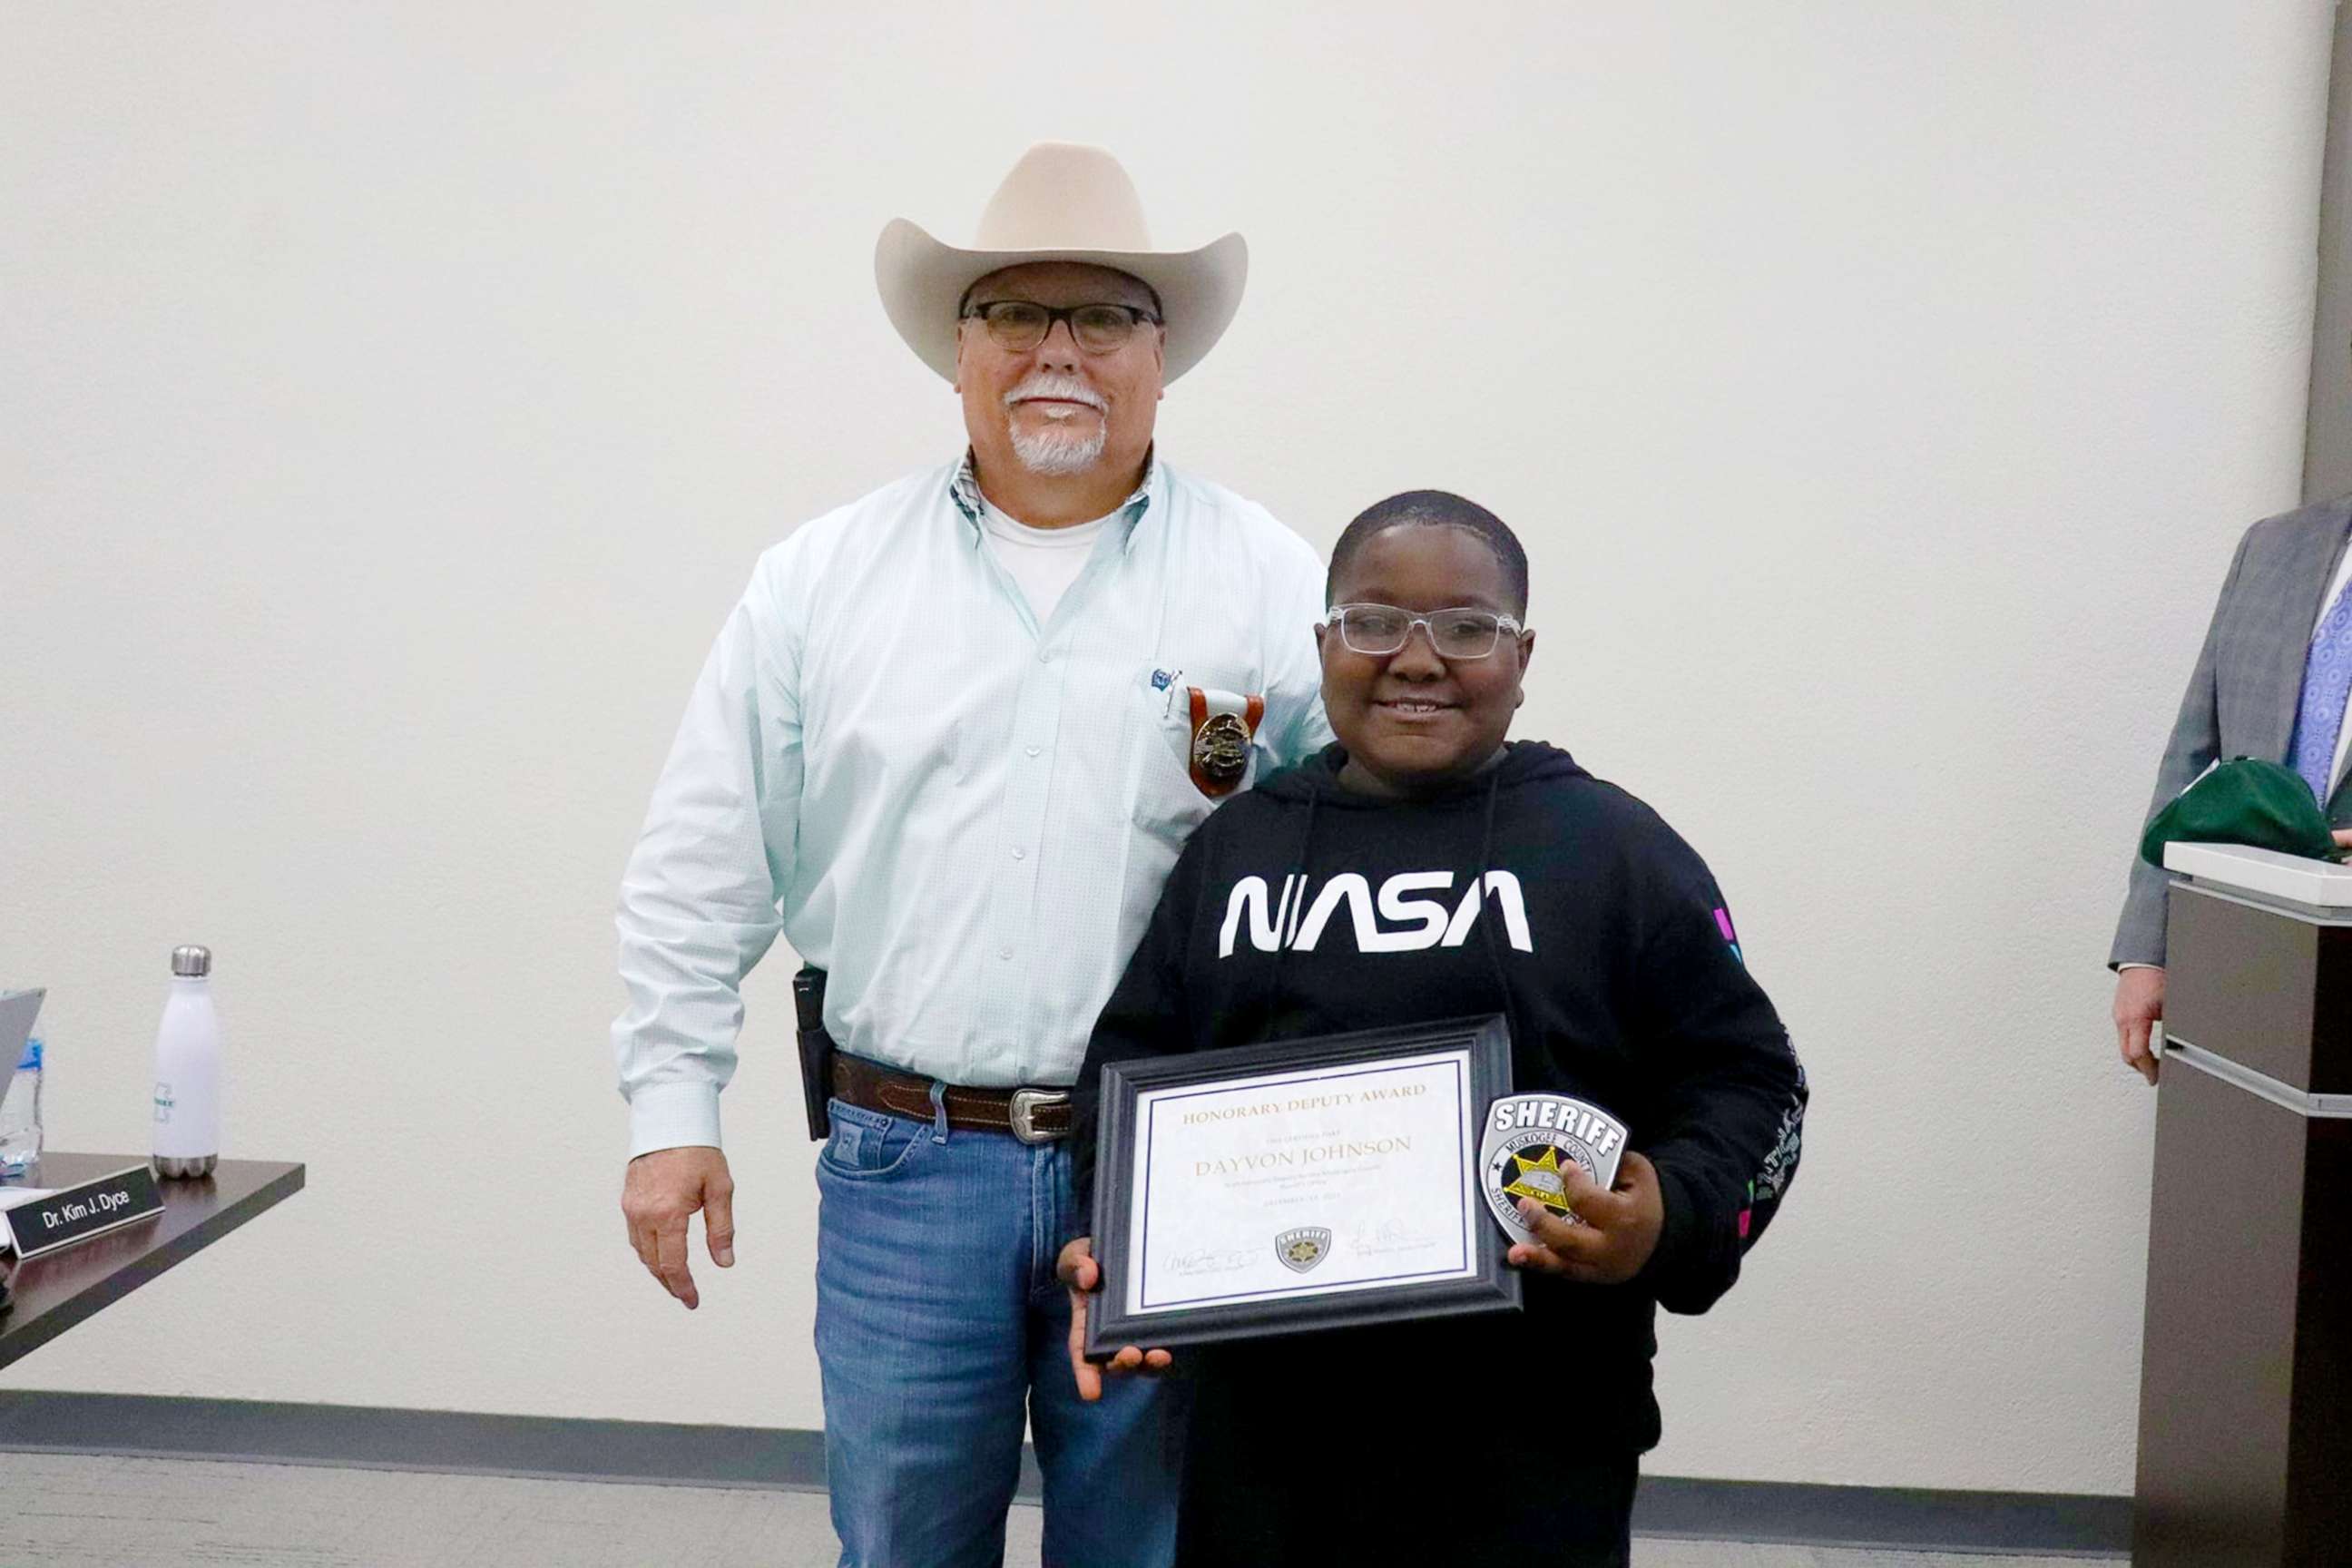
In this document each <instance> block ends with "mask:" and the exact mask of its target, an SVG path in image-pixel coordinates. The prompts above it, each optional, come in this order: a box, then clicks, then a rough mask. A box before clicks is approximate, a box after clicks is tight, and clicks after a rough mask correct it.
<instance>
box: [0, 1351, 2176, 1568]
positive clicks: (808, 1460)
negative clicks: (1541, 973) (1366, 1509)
mask: <svg viewBox="0 0 2352 1568" xmlns="http://www.w3.org/2000/svg"><path fill="white" fill-rule="evenodd" d="M0 1450H15V1451H18V1452H26V1453H47V1454H121V1455H131V1456H139V1457H145V1458H166V1459H217V1460H229V1461H234V1462H238V1463H246V1464H265V1465H329V1466H336V1467H341V1468H353V1469H386V1470H443V1471H451V1472H457V1473H463V1474H468V1475H498V1476H525V1477H531V1478H536V1479H553V1480H572V1481H583V1480H584V1481H615V1482H625V1483H630V1484H635V1485H651V1486H687V1487H752V1488H763V1489H772V1490H782V1491H822V1490H824V1433H822V1432H811V1431H807V1430H804V1429H799V1428H780V1429H771V1428H761V1427H751V1426H679V1425H673V1424H670V1423H667V1422H657V1421H586V1420H576V1419H568V1418H563V1417H558V1416H546V1415H478V1414H475V1413H472V1412H468V1411H455V1410H392V1409H378V1408H371V1407H367V1406H361V1405H278V1404H268V1403H263V1402H257V1401H250V1400H240V1399H165V1398H158V1397H154V1396H151V1395H146V1394H51V1393H43V1392H13V1393H12V1392H8V1391H5V1390H0ZM1036 1479H1037V1478H1036V1470H1035V1467H1034V1464H1032V1463H1031V1462H1030V1461H1029V1460H1028V1458H1026V1457H1025V1456H1024V1459H1023V1464H1022V1494H1023V1495H1024V1497H1026V1498H1027V1499H1029V1500H1033V1501H1034V1500H1035V1498H1036V1495H1037V1489H1036ZM1633 1528H1634V1530H1635V1531H1637V1532H1639V1533H1640V1534H1643V1535H1648V1536H1670V1537H1682V1538H1686V1539H1696V1540H1706V1541H1750V1542H1785V1543H1791V1544H1799V1545H1808V1546H1844V1547H1866V1548H1874V1549H1877V1550H1880V1551H1912V1552H2003V1553H2014V1554H2019V1555H2035V1554H2039V1555H2050V1556H2081V1557H2108V1558H2115V1557H2124V1556H2127V1555H2128V1554H2129V1552H2130V1548H2131V1500H2130V1499H2129V1498H2123V1497H2089V1496H2079V1495H2073V1494H2067V1493H2061V1492H1962V1491H1930V1490H1919V1489H1907V1488H1898V1487H1829V1486H1810V1485H1801V1484H1797V1483H1790V1482H1780V1481H1721V1480H1706V1479H1695V1478H1690V1477H1684V1476H1644V1477H1643V1479H1642V1489H1641V1492H1640V1495H1639V1497H1638V1499H1637V1500H1636V1502H1635V1504H1634V1508H1633Z"/></svg>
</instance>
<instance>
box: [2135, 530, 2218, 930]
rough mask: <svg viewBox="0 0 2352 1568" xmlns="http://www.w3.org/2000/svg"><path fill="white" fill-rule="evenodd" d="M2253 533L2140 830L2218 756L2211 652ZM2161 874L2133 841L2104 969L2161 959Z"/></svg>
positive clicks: (2209, 631) (2192, 680) (2200, 656)
mask: <svg viewBox="0 0 2352 1568" xmlns="http://www.w3.org/2000/svg"><path fill="white" fill-rule="evenodd" d="M2253 536H2254V535H2253V530H2252V529H2248V530H2247V531H2246V534H2245V537H2244V538H2242V539H2240V540H2239V541H2238V552H2237V553H2236V554H2235V555H2232V556H2231V558H2230V574H2229V575H2228V576H2227V577H2225V578H2223V579H2222V581H2221V594H2220V595H2218V596H2217V597H2216V598H2215V600H2214V602H2213V621H2212V624H2211V625H2210V626H2208V627H2206V629H2205V646H2204V647H2201V648H2200V649H2199V650H2198V653H2197V668H2196V669H2195V670H2193V671H2192V672H2191V673H2190V674H2189V689H2188V690H2187V691H2186V692H2184V693H2183V694H2182V695H2181V699H2180V716H2179V718H2178V719H2175V720H2174V721H2173V723H2172V738H2171V739H2170V740H2168V741H2167V742H2165V745H2164V760H2163V761H2162V762H2161V763H2158V764H2157V770H2156V793H2155V795H2153V796H2151V797H2150V798H2149V800H2148V805H2147V816H2143V817H2142V818H2141V819H2140V831H2141V832H2142V833H2143V834H2145V833H2146V832H2147V825H2148V824H2149V823H2150V822H2153V821H2155V820H2156V814H2157V813H2158V812H2159V811H2162V810H2163V809H2164V808H2165V807H2166V806H2167V805H2170V804H2171V802H2172V797H2173V796H2175V795H2179V793H2180V792H2181V791H2182V790H2184V789H2187V788H2188V787H2189V784H2191V783H2192V782H2194V781H2195V779H2196V777H2197V775H2198V774H2199V773H2203V772H2204V771H2205V770H2206V769H2207V768H2208V767H2210V766H2211V765H2212V763H2213V761H2214V759H2215V758H2216V757H2218V756H2220V755H2221V712H2220V708H2219V705H2218V703H2217V702H2216V700H2215V693H2216V686H2215V681H2214V674H2213V664H2214V655H2215V649H2216V647H2217V645H2218V643H2219V641H2220V632H2221V611H2222V608H2223V606H2225V605H2228V604H2229V602H2230V594H2231V590H2232V589H2234V588H2235V587H2236V586H2237V585H2238V571H2239V568H2241V567H2242V566H2243V565H2244V564H2245V561H2246V546H2247V544H2248V543H2249V542H2252V539H2253ZM2164 887H2165V879H2164V873H2163V872H2162V871H2159V870H2158V869H2157V868H2155V867H2153V866H2151V865H2149V864H2148V863H2147V861H2145V860H2143V859H2141V858H2139V847H2138V845H2137V842H2135V843H2134V845H2133V847H2132V861H2131V880H2130V882H2129V884H2128V886H2127V887H2126V889H2125V892H2124V912H2123V918H2122V919H2120V920H2118V921H2116V941H2115V946H2114V947H2113V948H2111V949H2109V950H2108V953H2107V967H2108V968H2110V969H2113V968H2115V967H2116V965H2117V964H2122V963H2156V964H2161V963H2163V962H2164Z"/></svg>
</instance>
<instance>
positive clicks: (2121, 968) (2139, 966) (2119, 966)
mask: <svg viewBox="0 0 2352 1568" xmlns="http://www.w3.org/2000/svg"><path fill="white" fill-rule="evenodd" d="M2163 967H2164V965H2162V964H2161V963H2118V964H2116V973H2117V974H2121V973H2123V972H2124V971H2125V970H2126V969H2162V968H2163Z"/></svg>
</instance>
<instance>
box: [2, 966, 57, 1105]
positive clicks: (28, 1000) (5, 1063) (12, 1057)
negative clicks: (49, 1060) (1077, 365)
mask: <svg viewBox="0 0 2352 1568" xmlns="http://www.w3.org/2000/svg"><path fill="white" fill-rule="evenodd" d="M47 994H48V993H47V991H45V990H43V989H42V988H41V987H39V986H35V987H34V988H33V989H32V990H30V991H0V1088H5V1074H6V1073H11V1072H15V1071H16V1064H17V1063H18V1062H20V1061H23V1060H24V1059H25V1042H26V1040H28V1039H30V1038H32V1036H33V1019H34V1018H35V1017H36V1016H37V1015H38V1014H39V1013H40V1011H41V998H42V997H44V996H47Z"/></svg>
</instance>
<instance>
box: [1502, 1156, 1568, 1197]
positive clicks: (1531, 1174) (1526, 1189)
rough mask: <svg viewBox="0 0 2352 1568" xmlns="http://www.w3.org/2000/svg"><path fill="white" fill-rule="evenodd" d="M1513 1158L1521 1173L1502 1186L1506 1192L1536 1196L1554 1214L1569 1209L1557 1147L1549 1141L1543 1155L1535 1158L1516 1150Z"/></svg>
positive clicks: (1513, 1194)
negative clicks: (1560, 1172) (1507, 1184)
mask: <svg viewBox="0 0 2352 1568" xmlns="http://www.w3.org/2000/svg"><path fill="white" fill-rule="evenodd" d="M1511 1161H1512V1163H1514V1164H1516V1165H1517V1166H1518V1168H1519V1173H1518V1175H1517V1178H1516V1179H1515V1180H1514V1181H1513V1182H1512V1183H1511V1184H1510V1185H1509V1186H1507V1187H1505V1188H1504V1189H1503V1192H1504V1193H1505V1194H1506V1195H1507V1196H1510V1197H1515V1198H1533V1199H1535V1201H1536V1202H1538V1203H1539V1204H1541V1205H1544V1206H1545V1207H1546V1208H1548V1209H1550V1210H1552V1211H1553V1212H1555V1213H1558V1214H1565V1213H1567V1212H1568V1184H1567V1183H1566V1182H1565V1181H1562V1180H1561V1179H1560V1174H1559V1150H1558V1149H1556V1148H1554V1147H1553V1146H1552V1145H1550V1144H1549V1143H1547V1144H1545V1145H1544V1152H1543V1156H1542V1157H1541V1158H1540V1159H1535V1160H1530V1159H1528V1157H1527V1156H1526V1155H1525V1154H1522V1153H1519V1152H1517V1150H1514V1151H1512V1153H1511Z"/></svg>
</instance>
